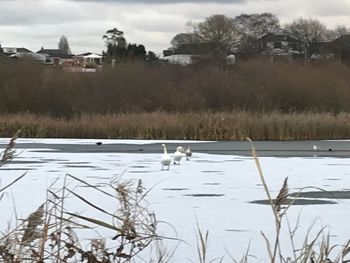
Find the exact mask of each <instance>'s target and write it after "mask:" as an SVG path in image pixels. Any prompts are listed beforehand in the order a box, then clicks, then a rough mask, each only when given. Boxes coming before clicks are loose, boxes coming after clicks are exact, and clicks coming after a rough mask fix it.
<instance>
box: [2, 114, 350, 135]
mask: <svg viewBox="0 0 350 263" xmlns="http://www.w3.org/2000/svg"><path fill="white" fill-rule="evenodd" d="M18 129H21V130H22V136H23V137H32V138H36V137H37V138H45V137H49V138H117V139H133V138H134V139H135V138H137V139H187V140H244V139H245V138H246V137H247V136H249V137H251V138H254V139H255V140H309V139H330V138H332V139H344V138H349V135H350V113H339V114H337V115H334V114H331V113H312V112H308V113H289V114H288V113H287V114H284V113H280V112H271V113H252V112H244V111H242V112H239V111H235V112H217V113H211V112H203V113H165V112H150V113H120V114H96V115H86V114H84V115H80V116H76V117H72V118H70V119H66V118H62V117H60V118H59V117H51V116H45V115H35V114H29V113H26V114H10V115H0V136H2V137H6V136H11V135H12V134H13V133H14V132H15V131H17V130H18Z"/></svg>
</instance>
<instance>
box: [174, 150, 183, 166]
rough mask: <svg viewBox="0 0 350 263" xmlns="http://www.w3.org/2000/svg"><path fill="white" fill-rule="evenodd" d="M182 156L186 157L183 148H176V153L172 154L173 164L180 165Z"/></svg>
mask: <svg viewBox="0 0 350 263" xmlns="http://www.w3.org/2000/svg"><path fill="white" fill-rule="evenodd" d="M184 156H186V155H185V151H184V148H183V147H182V146H178V147H177V148H176V152H175V153H174V164H180V161H181V159H182V157H184Z"/></svg>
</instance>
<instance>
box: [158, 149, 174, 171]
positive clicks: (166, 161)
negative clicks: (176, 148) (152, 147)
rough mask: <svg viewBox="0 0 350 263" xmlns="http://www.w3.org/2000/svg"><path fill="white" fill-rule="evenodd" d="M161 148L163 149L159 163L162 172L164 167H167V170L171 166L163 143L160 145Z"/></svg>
mask: <svg viewBox="0 0 350 263" xmlns="http://www.w3.org/2000/svg"><path fill="white" fill-rule="evenodd" d="M162 147H163V155H162V158H161V159H160V162H161V164H162V170H164V166H168V169H167V170H169V168H170V164H171V158H170V156H169V154H168V151H167V149H166V146H165V144H164V143H163V144H162Z"/></svg>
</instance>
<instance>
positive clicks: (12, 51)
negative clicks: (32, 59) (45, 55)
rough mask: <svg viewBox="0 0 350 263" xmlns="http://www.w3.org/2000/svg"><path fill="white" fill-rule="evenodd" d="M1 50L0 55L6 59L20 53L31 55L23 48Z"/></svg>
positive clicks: (4, 48) (3, 48)
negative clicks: (0, 53)
mask: <svg viewBox="0 0 350 263" xmlns="http://www.w3.org/2000/svg"><path fill="white" fill-rule="evenodd" d="M1 49H2V53H3V54H4V55H5V56H7V57H11V56H13V55H15V54H17V53H20V54H26V53H27V54H31V53H33V52H32V51H30V50H29V49H26V48H24V47H2V48H1Z"/></svg>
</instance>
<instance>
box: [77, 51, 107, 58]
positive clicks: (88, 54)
mask: <svg viewBox="0 0 350 263" xmlns="http://www.w3.org/2000/svg"><path fill="white" fill-rule="evenodd" d="M76 57H83V58H103V56H102V55H100V54H96V53H92V52H87V53H83V54H79V55H76Z"/></svg>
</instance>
